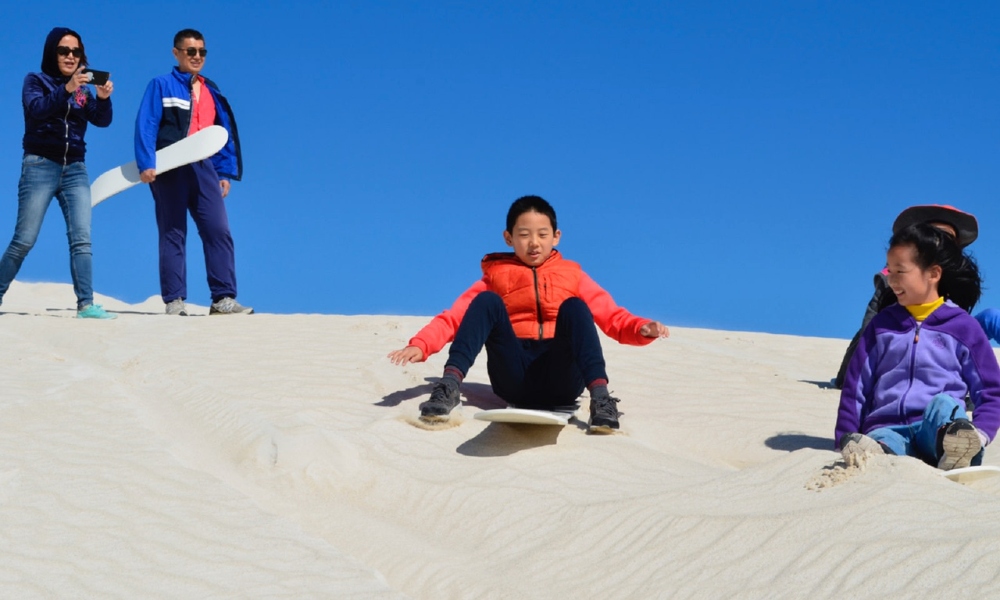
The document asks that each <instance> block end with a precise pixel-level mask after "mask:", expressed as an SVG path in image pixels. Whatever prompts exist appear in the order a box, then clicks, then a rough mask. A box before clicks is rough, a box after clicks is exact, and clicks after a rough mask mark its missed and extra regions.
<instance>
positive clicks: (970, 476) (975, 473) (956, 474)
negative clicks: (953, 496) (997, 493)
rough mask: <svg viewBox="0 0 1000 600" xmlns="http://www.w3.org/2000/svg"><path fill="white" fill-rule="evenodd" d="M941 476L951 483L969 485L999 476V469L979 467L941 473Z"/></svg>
mask: <svg viewBox="0 0 1000 600" xmlns="http://www.w3.org/2000/svg"><path fill="white" fill-rule="evenodd" d="M941 475H944V476H945V477H947V478H948V479H950V480H952V481H957V482H958V483H971V482H973V481H979V480H980V479H986V478H988V477H995V476H997V475H1000V467H994V466H991V465H987V466H981V467H965V468H964V469H952V470H950V471H941Z"/></svg>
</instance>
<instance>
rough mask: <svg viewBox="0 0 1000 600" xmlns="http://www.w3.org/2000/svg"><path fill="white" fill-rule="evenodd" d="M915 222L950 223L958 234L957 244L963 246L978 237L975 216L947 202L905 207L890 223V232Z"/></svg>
mask: <svg viewBox="0 0 1000 600" xmlns="http://www.w3.org/2000/svg"><path fill="white" fill-rule="evenodd" d="M917 223H947V224H949V225H951V226H952V227H954V228H955V233H956V234H957V235H958V239H957V240H956V241H957V242H958V245H959V246H961V247H963V248H964V247H966V246H968V245H969V244H971V243H972V242H974V241H976V238H978V237H979V222H978V221H976V217H974V216H972V215H970V214H969V213H967V212H962V211H960V210H958V209H957V208H955V207H954V206H948V205H947V204H924V205H921V206H911V207H910V208H907V209H906V210H904V211H903V212H901V213H899V216H898V217H896V221H895V222H894V223H893V224H892V233H893V234H896V233H899V232H900V231H902V230H903V229H906V228H907V227H909V226H910V225H916V224H917Z"/></svg>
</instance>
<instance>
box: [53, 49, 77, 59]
mask: <svg viewBox="0 0 1000 600" xmlns="http://www.w3.org/2000/svg"><path fill="white" fill-rule="evenodd" d="M56 54H58V55H59V56H69V55H70V54H72V55H73V56H75V57H77V58H80V57H81V56H83V50H80V48H79V47H76V48H70V47H69V46H56Z"/></svg>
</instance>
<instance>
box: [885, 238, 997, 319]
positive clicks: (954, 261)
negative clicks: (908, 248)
mask: <svg viewBox="0 0 1000 600" xmlns="http://www.w3.org/2000/svg"><path fill="white" fill-rule="evenodd" d="M908 244H909V245H912V246H913V247H914V248H915V249H916V258H915V262H916V263H917V265H918V266H919V267H920V268H921V269H928V268H930V267H932V266H934V265H938V266H940V267H941V281H940V282H938V294H940V295H941V296H943V297H944V298H947V299H948V300H951V301H952V302H954V303H955V304H957V305H958V306H960V307H962V309H964V310H965V311H966V312H972V308H973V307H974V306H975V305H976V303H977V302H979V297H980V296H981V295H982V286H983V282H982V278H981V277H980V276H979V267H978V266H977V265H976V261H975V260H973V259H972V257H971V256H969V255H967V254H965V253H964V252H962V249H961V248H960V247H959V246H958V242H957V241H956V240H955V238H953V237H952V236H950V235H948V234H947V233H945V232H943V231H941V230H940V229H938V228H937V227H934V226H933V225H931V224H929V223H918V224H916V225H910V226H909V227H907V228H905V229H902V230H900V231H899V232H897V233H896V234H895V235H893V236H892V238H890V239H889V248H895V247H897V246H904V245H908Z"/></svg>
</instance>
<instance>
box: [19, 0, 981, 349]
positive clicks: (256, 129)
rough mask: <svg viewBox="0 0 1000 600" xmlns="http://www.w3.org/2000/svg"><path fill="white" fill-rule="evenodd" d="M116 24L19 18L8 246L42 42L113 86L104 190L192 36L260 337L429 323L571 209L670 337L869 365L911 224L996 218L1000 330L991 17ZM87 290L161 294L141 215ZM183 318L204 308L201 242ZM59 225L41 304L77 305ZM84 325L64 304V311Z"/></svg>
mask: <svg viewBox="0 0 1000 600" xmlns="http://www.w3.org/2000/svg"><path fill="white" fill-rule="evenodd" d="M164 6H167V5H165V4H163V3H146V2H137V1H128V2H111V1H101V0H92V1H89V2H86V3H84V4H79V5H74V4H58V3H57V4H52V3H23V2H19V3H16V4H15V3H12V4H10V5H6V6H5V7H4V18H5V21H6V22H5V24H4V31H5V34H4V37H3V41H2V42H0V44H2V47H3V56H4V60H3V61H2V62H0V79H2V80H3V81H6V82H7V84H6V86H5V88H4V89H5V90H6V91H5V93H3V94H0V119H2V121H0V132H2V133H0V136H2V138H0V192H3V194H2V196H0V197H3V198H6V200H0V238H2V240H0V245H6V243H7V242H8V241H9V239H10V236H11V234H12V233H13V227H14V220H15V215H16V210H17V209H16V191H17V180H18V176H19V165H20V155H21V135H22V132H23V120H22V111H21V104H20V91H21V82H22V80H23V77H24V75H25V74H26V73H27V72H29V71H37V70H39V63H40V60H41V51H42V43H43V41H44V39H45V35H46V34H47V32H48V31H49V29H50V28H51V27H53V26H56V25H65V26H68V27H72V28H74V29H76V30H78V31H79V32H80V33H81V34H82V36H83V38H84V42H85V44H86V46H87V52H88V54H89V56H90V59H91V63H92V66H93V67H94V68H97V69H103V70H109V71H111V72H112V73H113V79H114V81H115V94H114V96H113V100H114V109H115V120H114V123H113V124H112V125H111V127H110V128H109V129H104V130H101V129H97V128H91V129H90V130H89V132H88V137H87V141H88V155H87V165H88V169H89V171H90V174H91V178H92V179H93V178H95V177H96V176H97V175H99V174H100V173H101V172H103V171H105V170H107V169H110V168H112V167H115V166H117V165H119V164H121V163H124V162H127V161H129V160H132V158H133V156H132V134H133V127H134V117H135V111H136V107H137V105H138V102H139V99H140V98H141V95H142V93H143V90H144V88H145V86H146V83H147V82H148V81H149V79H151V78H152V77H153V76H155V75H158V74H160V73H164V72H166V71H167V70H169V69H170V68H171V66H172V65H173V64H174V63H173V59H172V57H171V55H170V48H171V42H172V37H173V34H174V33H175V32H176V31H177V30H179V29H181V28H184V27H194V28H196V29H200V30H201V31H202V32H203V33H204V34H205V37H206V45H207V47H208V48H209V49H210V53H209V56H208V60H207V63H206V67H205V70H204V74H205V75H207V76H209V77H211V78H213V79H215V80H216V81H217V82H218V83H219V84H220V86H221V87H222V89H223V90H224V92H225V93H226V94H227V96H228V97H229V98H230V100H231V101H232V103H233V106H234V109H235V111H236V116H237V120H238V123H239V128H240V134H241V138H242V143H243V148H244V163H245V177H244V180H243V181H242V182H240V183H237V184H235V185H234V188H233V192H232V194H231V195H230V198H229V199H228V200H227V203H228V207H229V215H230V220H231V224H232V228H233V233H234V237H235V239H236V248H237V271H238V276H239V285H240V300H241V301H245V303H247V304H251V305H253V306H255V307H256V308H257V309H258V310H259V311H265V312H280V313H291V312H319V313H336V314H424V315H430V314H435V313H437V312H438V311H440V310H441V309H443V308H445V307H446V306H448V305H449V304H450V303H451V301H452V300H453V299H454V298H455V297H456V296H458V294H459V293H460V292H462V291H463V290H464V289H465V288H466V287H467V286H468V285H469V284H471V283H472V282H473V281H474V280H476V279H477V278H478V277H479V275H480V272H479V259H480V258H481V257H482V255H483V254H485V253H487V252H491V251H497V250H504V249H506V248H505V247H504V246H503V241H502V238H501V231H502V230H503V226H504V216H505V214H506V210H507V207H508V206H509V204H510V203H511V202H512V201H513V200H514V199H515V198H517V197H518V196H521V195H524V194H539V195H541V196H543V197H545V198H547V199H548V200H550V201H551V202H552V203H553V205H554V206H555V208H556V210H557V211H558V214H559V226H560V229H562V231H563V238H562V243H561V244H560V249H561V250H562V251H563V253H564V254H565V255H566V256H567V257H569V258H572V259H574V260H577V261H579V262H580V263H582V265H583V266H584V269H586V270H587V272H588V273H590V274H591V275H592V276H593V277H594V279H595V280H597V281H598V282H599V283H600V284H602V285H603V286H604V287H605V288H606V289H608V290H609V291H610V292H611V293H612V294H613V295H614V296H615V298H616V300H617V301H618V302H619V304H622V305H624V306H627V307H628V308H629V309H631V310H632V311H633V312H635V313H637V314H641V315H643V316H648V317H651V318H656V319H659V320H661V321H663V322H664V323H666V324H668V325H678V326H697V327H710V328H718V329H731V330H753V331H769V332H778V333H792V334H798V335H818V336H830V337H850V335H851V334H852V333H853V332H854V330H855V329H856V327H857V326H858V324H859V323H860V320H861V316H862V313H863V310H864V307H865V304H866V303H867V301H868V298H869V297H870V295H871V289H872V287H871V277H872V274H873V273H874V272H876V271H877V270H878V269H880V268H881V267H882V264H883V261H884V258H885V245H886V241H887V238H888V235H889V233H890V231H889V229H890V225H891V223H892V220H893V218H894V217H895V215H896V214H897V213H898V212H899V211H900V210H901V209H903V208H904V207H906V206H908V205H910V204H918V203H949V204H955V205H957V206H959V207H961V208H963V209H965V210H967V211H970V212H973V213H975V214H976V215H977V216H978V217H979V220H980V226H981V230H982V237H981V238H980V240H979V241H977V242H976V243H975V244H974V245H973V246H972V250H973V251H974V254H975V255H976V256H977V258H978V259H979V261H980V266H981V267H982V270H983V273H984V275H985V279H986V286H987V293H986V296H985V298H984V300H983V303H982V304H981V305H980V306H981V307H982V306H1000V283H998V282H1000V203H998V192H1000V169H998V167H1000V153H998V150H1000V148H998V143H1000V127H998V125H1000V123H998V118H997V112H998V110H997V107H998V106H1000V87H998V82H1000V78H998V75H1000V73H998V67H1000V42H998V40H1000V4H997V3H993V2H963V3H949V2H914V1H898V2H867V1H865V2H799V1H789V2H708V1H704V0H697V1H696V0H690V1H684V2H620V1H608V2H585V1H575V2H496V3H476V2H425V3H415V2H355V3H330V2H294V1H291V2H231V3H230V2H214V1H208V0H206V1H201V2H180V1H174V2H170V3H169V6H170V9H169V10H163V8H162V7H164ZM93 235H94V255H95V262H94V264H95V288H96V290H97V291H98V292H100V293H103V294H108V295H111V296H115V297H118V298H121V299H123V300H126V301H130V302H136V301H141V300H144V299H146V298H148V297H149V296H152V295H157V294H158V293H159V287H158V277H157V266H156V254H157V249H156V228H155V224H154V216H153V207H152V200H151V198H150V195H149V191H148V189H147V188H145V187H144V186H143V187H137V188H134V189H132V190H130V191H128V192H125V193H123V194H121V195H119V196H116V197H114V198H112V199H110V200H108V201H107V202H105V203H104V204H102V205H100V206H98V207H97V208H96V209H95V211H94V230H93ZM188 249H189V260H188V265H189V273H188V288H189V293H190V298H189V301H192V302H196V303H201V304H207V303H208V301H209V299H208V290H207V285H206V283H205V279H204V266H203V261H202V258H201V256H202V254H201V246H200V240H199V238H198V237H197V234H196V233H195V229H194V227H193V225H192V226H191V229H190V233H189V245H188ZM68 262H69V261H68V250H67V246H66V241H65V235H64V226H63V224H62V217H61V214H59V212H58V208H57V207H56V205H55V203H53V205H52V207H51V208H50V212H49V213H48V215H47V217H46V222H45V226H44V227H43V232H42V237H41V239H40V240H39V243H38V245H37V246H36V247H35V249H34V250H33V251H32V253H31V254H30V255H29V256H28V259H27V261H26V262H25V265H24V267H23V269H22V271H21V274H20V276H19V278H20V279H21V280H23V281H58V282H69V281H70V279H69V266H68ZM72 303H73V298H72V297H71V296H68V297H67V298H66V304H67V306H71V305H72Z"/></svg>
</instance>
